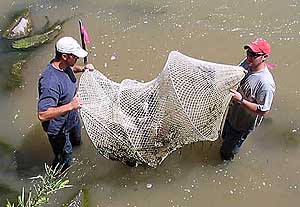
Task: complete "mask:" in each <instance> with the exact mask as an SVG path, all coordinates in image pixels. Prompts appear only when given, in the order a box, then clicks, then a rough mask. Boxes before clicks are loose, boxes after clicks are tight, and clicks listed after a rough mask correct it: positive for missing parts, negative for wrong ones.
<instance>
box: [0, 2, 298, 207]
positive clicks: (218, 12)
mask: <svg viewBox="0 0 300 207" xmlns="http://www.w3.org/2000/svg"><path fill="white" fill-rule="evenodd" d="M24 7H29V8H30V10H31V13H32V21H33V24H34V26H35V29H36V30H38V28H41V27H42V26H43V24H45V22H46V19H45V16H47V17H48V18H49V20H50V21H51V22H55V21H57V20H63V19H67V18H70V19H69V20H68V21H67V22H66V23H65V24H64V27H63V32H62V34H61V35H60V36H63V35H68V36H73V37H75V38H77V39H79V30H78V20H79V19H82V20H83V21H84V23H85V25H86V27H87V30H88V32H89V35H90V38H91V43H90V44H89V45H88V50H89V52H90V54H89V59H88V60H89V62H90V63H93V64H94V65H95V66H96V67H97V69H98V70H100V71H102V72H103V73H104V74H105V75H106V76H108V77H109V78H110V79H112V80H114V81H121V80H122V79H124V78H130V79H136V80H139V81H150V80H152V79H153V78H155V77H156V76H157V75H158V74H159V73H160V71H161V70H162V68H163V66H164V63H165V61H166V59H167V56H168V53H169V52H170V51H172V50H178V51H180V52H182V53H184V54H186V55H189V56H192V57H195V58H197V59H203V60H207V61H211V62H218V63H224V64H237V63H238V62H239V61H240V60H241V59H242V58H243V57H244V56H245V52H244V50H243V45H245V44H247V43H248V42H250V41H252V40H253V39H254V38H255V37H263V38H265V39H267V40H268V41H269V42H270V44H271V46H272V52H271V56H270V58H269V60H270V62H272V63H274V64H276V65H277V67H276V68H275V69H274V70H272V74H273V75H274V78H275V81H276V86H277V90H276V96H275V100H274V102H273V106H272V110H271V112H270V113H269V114H268V116H267V117H266V119H265V121H264V123H263V124H262V126H261V127H260V128H259V129H258V130H257V131H255V132H254V133H253V134H251V135H250V136H249V137H248V139H247V141H246V143H245V144H244V146H243V148H242V150H241V152H240V154H239V155H238V156H237V157H236V159H235V160H234V161H233V162H230V163H226V164H224V163H222V161H221V159H220V155H219V145H220V141H219V140H217V141H215V142H212V143H209V142H205V143H195V144H192V145H189V146H185V147H184V148H182V149H181V150H178V151H176V152H174V153H173V154H172V155H171V156H169V157H168V158H167V159H166V160H165V161H164V162H163V163H162V165H160V166H158V167H157V168H155V169H153V168H150V167H147V166H139V167H137V168H130V167H128V166H125V165H123V164H121V163H119V162H113V161H110V160H106V159H105V158H103V157H102V156H100V155H97V152H96V150H95V148H94V147H93V145H92V144H91V142H90V141H89V139H88V137H87V135H86V133H85V131H84V130H83V141H84V144H83V145H82V146H80V147H79V148H76V149H75V152H74V156H75V158H76V165H75V166H74V167H73V168H72V169H71V171H70V174H69V179H70V181H71V183H72V184H73V187H72V188H71V189H66V190H63V191H59V192H58V193H57V194H56V195H55V196H53V197H52V198H51V199H50V203H49V205H48V206H60V205H62V204H63V203H68V201H69V200H70V199H71V198H72V196H73V195H74V194H76V193H77V192H78V190H80V189H86V190H87V191H88V200H89V206H106V207H118V206H137V207H138V206H139V207H146V206H147V207H148V206H149V207H152V206H170V207H171V206H210V207H214V206H244V207H248V206H249V207H250V206H270V207H271V206H272V207H274V206H287V205H289V206H298V205H299V201H300V164H299V157H300V87H299V86H300V83H299V77H300V58H299V54H300V23H299V21H300V1H299V0H286V1H280V0H272V1H271V0H250V1H245V0H242V1H232V0H219V1H217V0H209V1H208V0H199V1H196V0H186V1H182V0H165V1H164V0H157V1H151V0H139V1H138V0H110V1H104V0H98V1H92V0H85V1H83V0H82V1H79V0H23V1H12V0H1V2H0V14H1V15H0V29H1V32H3V30H5V25H6V24H7V21H8V17H9V15H10V14H11V13H13V12H14V11H15V10H18V9H22V8H24ZM18 55H19V53H18V52H15V51H11V50H10V49H9V48H7V45H6V42H5V41H4V40H3V39H0V82H2V83H3V82H4V81H6V80H7V76H8V68H9V66H10V65H11V64H12V63H13V62H14V61H15V60H16V59H17V57H18ZM53 55H54V42H52V43H49V44H46V45H43V46H42V47H39V48H37V49H35V50H33V51H28V57H27V63H26V64H25V65H24V67H23V71H22V75H23V78H24V84H23V85H22V87H21V88H18V89H16V90H13V91H11V92H5V91H3V90H1V92H0V139H1V143H6V144H7V145H10V146H11V147H12V148H14V149H15V152H14V153H13V154H12V153H10V152H7V151H6V150H5V147H2V148H0V164H1V165H2V167H1V168H0V201H1V205H4V203H5V200H6V198H11V197H13V196H15V195H16V194H14V193H11V192H10V190H11V191H20V190H21V188H22V186H26V187H29V186H30V181H29V180H28V178H29V177H31V176H34V175H37V174H41V173H43V172H44V170H43V164H44V163H45V162H47V163H50V162H51V160H52V158H53V155H52V152H51V149H50V145H49V143H48V140H47V137H46V135H45V134H44V133H43V131H42V129H41V126H40V123H39V121H38V119H37V116H36V103H37V80H38V77H39V74H40V73H41V71H42V70H43V68H44V67H45V65H46V64H47V63H48V62H49V60H50V59H51V58H52V57H53ZM79 63H82V62H81V60H79ZM8 189H10V190H8Z"/></svg>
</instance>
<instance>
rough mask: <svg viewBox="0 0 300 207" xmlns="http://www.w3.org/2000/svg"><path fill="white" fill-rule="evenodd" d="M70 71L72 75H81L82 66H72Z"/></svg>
mask: <svg viewBox="0 0 300 207" xmlns="http://www.w3.org/2000/svg"><path fill="white" fill-rule="evenodd" d="M72 70H73V72H74V73H81V72H83V71H84V66H80V65H74V66H73V67H72Z"/></svg>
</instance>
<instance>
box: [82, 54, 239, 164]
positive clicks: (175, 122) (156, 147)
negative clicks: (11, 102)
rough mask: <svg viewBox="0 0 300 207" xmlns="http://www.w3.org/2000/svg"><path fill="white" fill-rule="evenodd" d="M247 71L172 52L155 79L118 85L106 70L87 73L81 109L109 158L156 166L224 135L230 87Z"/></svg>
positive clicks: (90, 132) (93, 138) (96, 142)
mask: <svg viewBox="0 0 300 207" xmlns="http://www.w3.org/2000/svg"><path fill="white" fill-rule="evenodd" d="M243 77H244V72H243V69H242V68H241V67H238V66H232V65H223V64H216V63H211V62H207V61H202V60H197V59H194V58H191V57H188V56H185V55H183V54H181V53H179V52H174V51H173V52H171V53H170V54H169V57H168V60H167V63H166V64H165V66H164V69H163V70H162V72H161V73H160V74H159V76H158V77H157V78H155V79H154V80H152V81H150V82H147V83H141V82H138V81H135V80H128V79H125V80H123V81H122V82H121V83H116V82H113V81H111V80H109V79H108V78H106V77H105V76H104V75H103V74H102V73H101V72H99V71H97V70H94V71H86V72H84V73H83V74H82V75H81V78H80V83H79V96H80V98H81V100H82V102H83V107H82V108H81V110H80V113H81V117H82V120H83V123H84V125H85V129H86V131H87V134H88V136H89V138H90V139H91V141H92V143H93V144H94V146H95V147H96V149H97V150H98V152H99V153H100V154H101V155H103V156H104V157H106V158H114V159H118V160H120V161H123V162H124V161H125V162H126V161H128V160H130V161H135V162H137V163H147V164H148V165H150V166H152V167H155V166H157V165H159V164H160V163H161V162H162V161H163V160H164V159H165V158H166V157H167V156H168V155H169V154H171V153H172V152H173V151H174V150H176V149H178V148H180V147H182V146H183V145H185V144H189V143H193V142H197V141H203V140H210V141H214V140H216V139H217V138H218V137H219V133H220V131H221V127H222V120H223V117H224V114H225V111H226V108H227V106H228V103H229V101H230V98H231V95H230V91H229V89H230V88H234V87H236V86H237V85H238V84H239V82H240V81H241V79H242V78H243Z"/></svg>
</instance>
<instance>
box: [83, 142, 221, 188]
mask: <svg viewBox="0 0 300 207" xmlns="http://www.w3.org/2000/svg"><path fill="white" fill-rule="evenodd" d="M220 144H221V141H220V140H216V141H214V142H210V141H204V142H198V143H194V144H191V145H187V146H184V147H183V148H181V149H179V150H177V151H175V152H173V153H172V154H171V155H170V156H169V157H167V158H166V159H165V160H164V161H163V163H162V164H161V165H160V166H157V167H156V168H152V167H149V166H146V165H139V166H138V167H129V166H126V165H124V164H122V163H120V162H118V161H110V160H106V161H105V162H107V163H109V164H108V165H105V166H107V167H103V166H104V165H101V167H100V166H97V167H96V168H95V169H94V170H91V171H90V172H87V174H90V175H87V176H86V177H85V178H84V183H85V184H87V185H89V184H91V185H93V184H94V183H103V182H105V183H109V185H111V186H119V185H120V183H123V182H126V181H132V182H128V183H127V184H128V185H130V183H131V184H132V185H135V183H143V182H146V181H148V180H155V182H162V181H164V180H166V178H169V179H170V178H171V179H176V180H180V179H184V178H185V177H186V176H187V175H188V174H189V173H190V172H192V171H193V170H195V169H198V168H201V167H203V166H205V167H209V168H215V167H217V166H221V165H223V161H222V160H221V158H220V155H219V148H220ZM99 156H100V155H99ZM96 165H98V164H97V161H96ZM82 167H85V166H82ZM98 167H100V168H102V170H101V171H102V173H95V172H99V171H97V169H98ZM103 168H106V169H103Z"/></svg>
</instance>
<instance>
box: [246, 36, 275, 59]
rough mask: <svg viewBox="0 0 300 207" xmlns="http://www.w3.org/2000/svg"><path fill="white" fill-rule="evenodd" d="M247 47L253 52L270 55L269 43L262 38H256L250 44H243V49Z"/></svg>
mask: <svg viewBox="0 0 300 207" xmlns="http://www.w3.org/2000/svg"><path fill="white" fill-rule="evenodd" d="M249 48H250V49H251V50H252V51H253V52H255V53H264V54H266V55H270V52H271V46H270V44H269V43H268V42H267V40H265V39H263V38H257V39H256V40H254V41H253V42H251V43H250V44H248V45H245V46H244V49H245V50H246V49H249Z"/></svg>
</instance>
